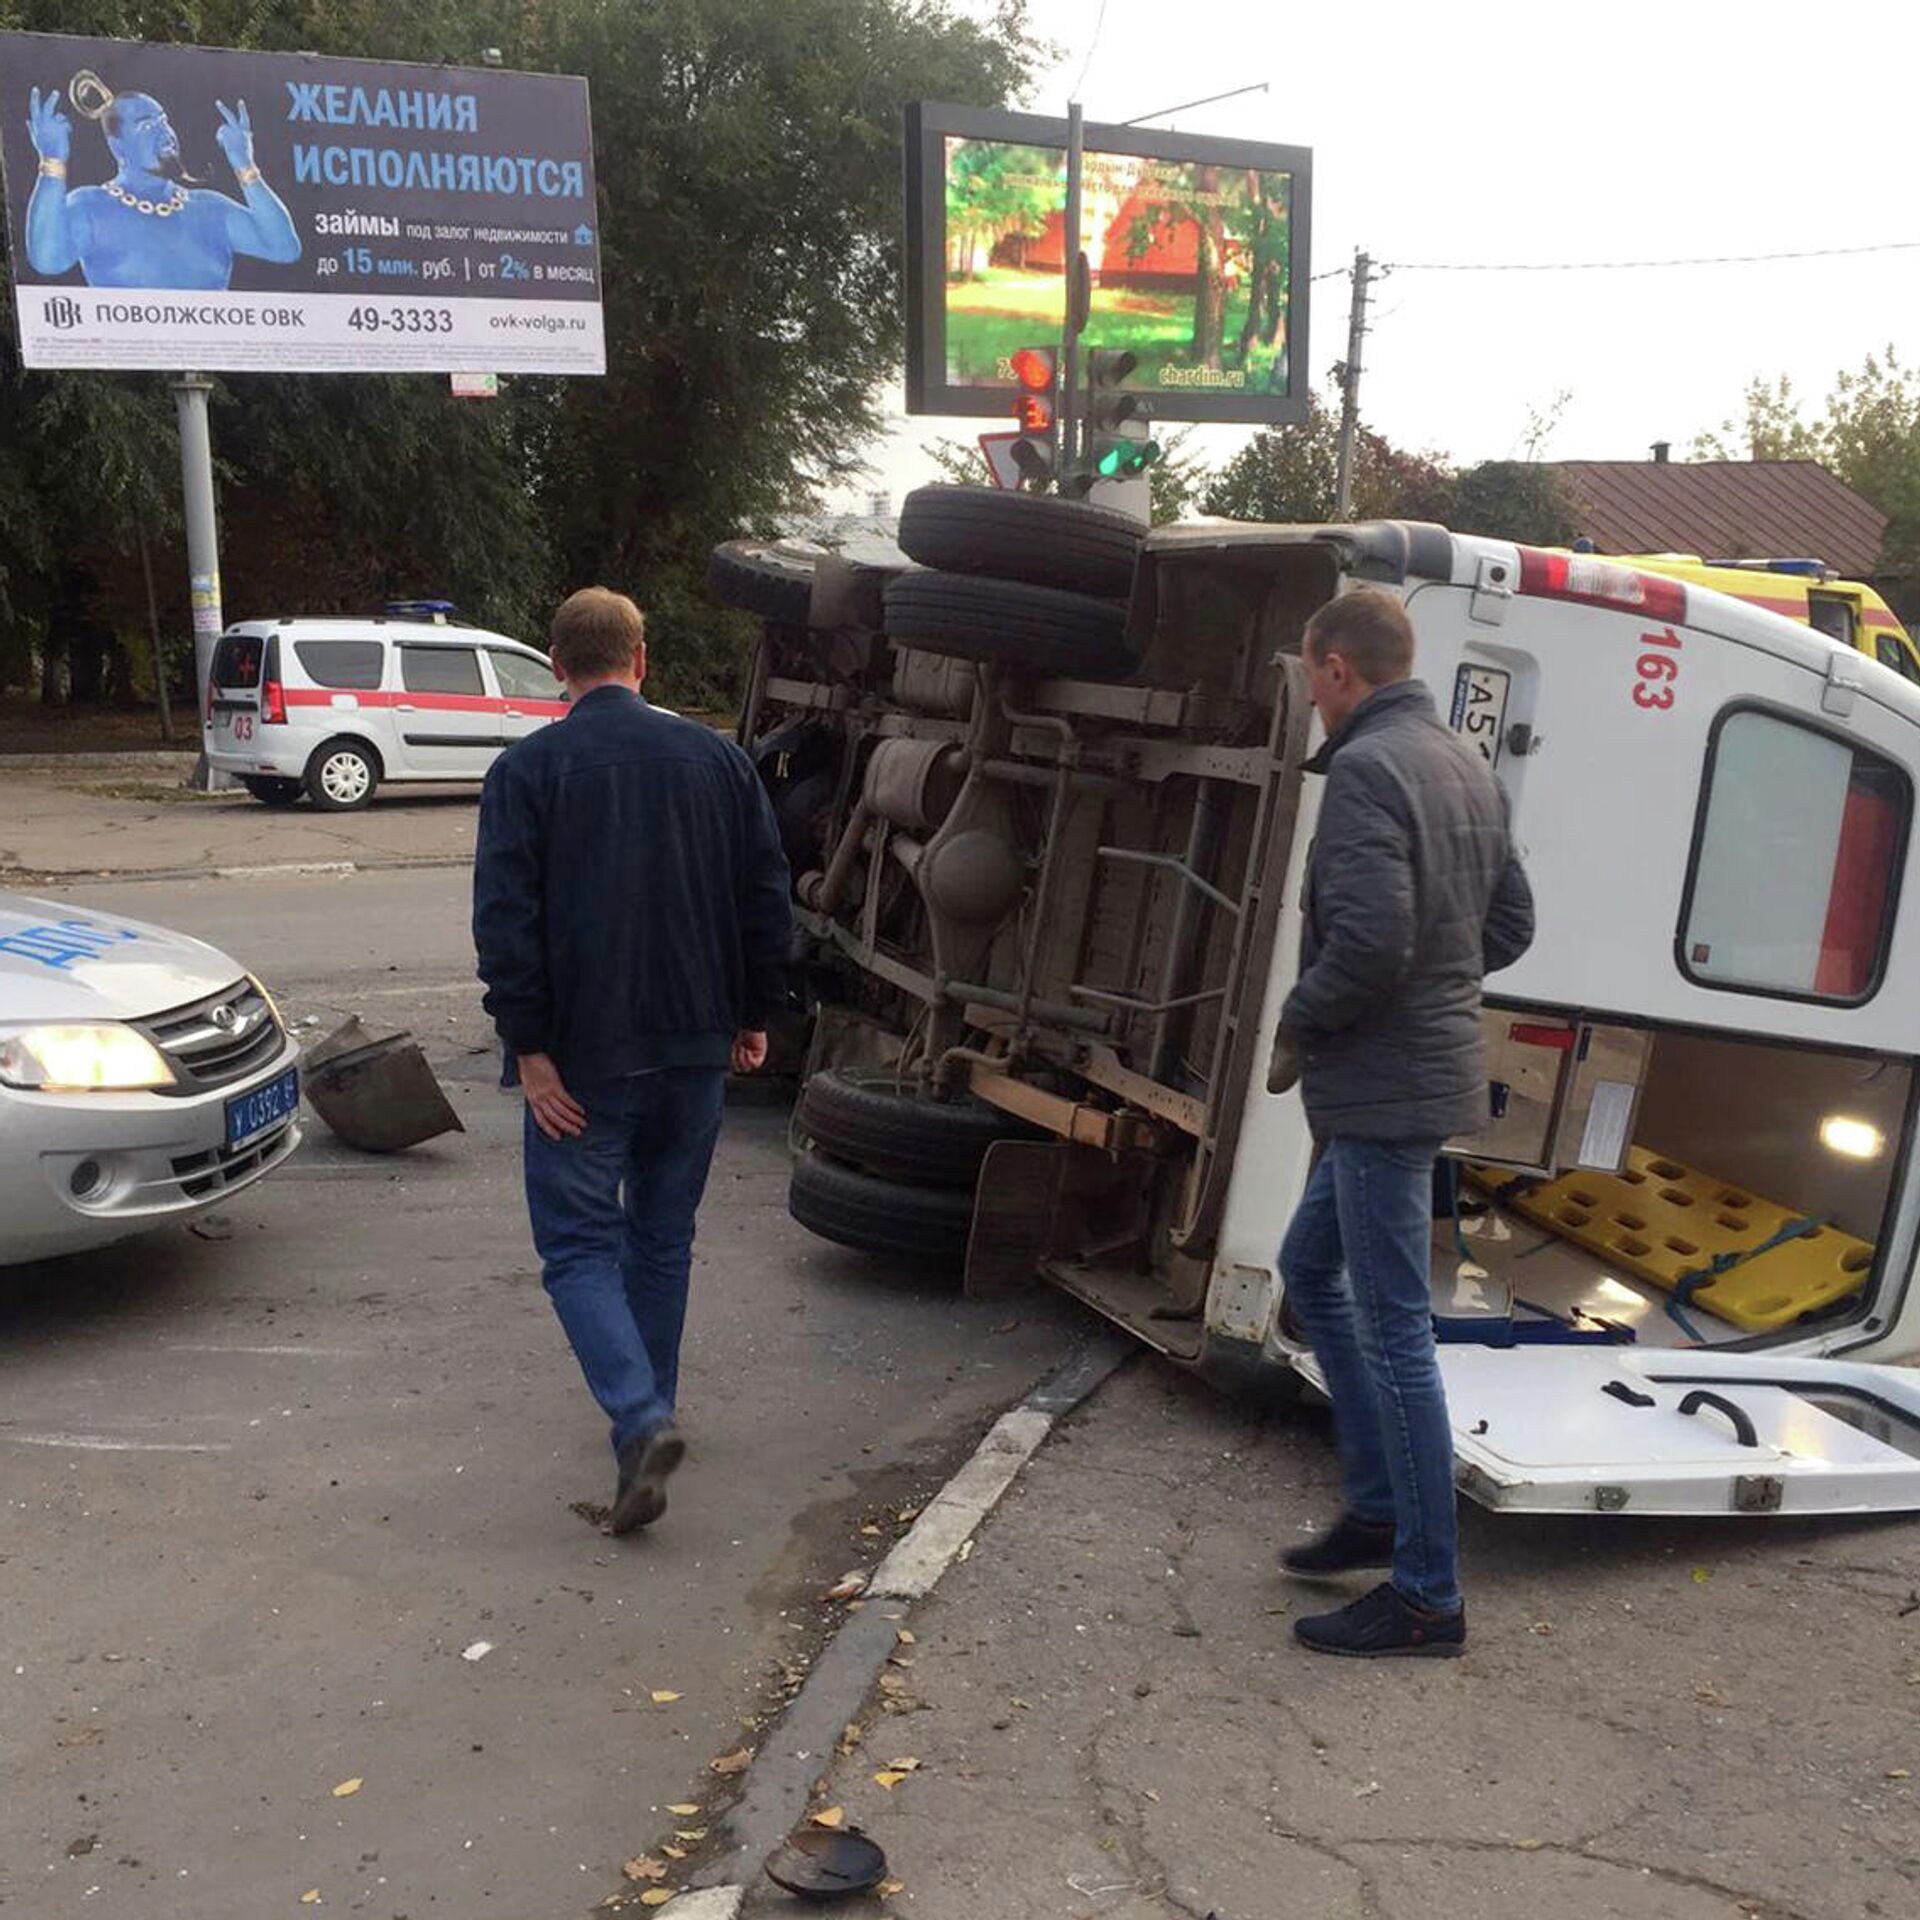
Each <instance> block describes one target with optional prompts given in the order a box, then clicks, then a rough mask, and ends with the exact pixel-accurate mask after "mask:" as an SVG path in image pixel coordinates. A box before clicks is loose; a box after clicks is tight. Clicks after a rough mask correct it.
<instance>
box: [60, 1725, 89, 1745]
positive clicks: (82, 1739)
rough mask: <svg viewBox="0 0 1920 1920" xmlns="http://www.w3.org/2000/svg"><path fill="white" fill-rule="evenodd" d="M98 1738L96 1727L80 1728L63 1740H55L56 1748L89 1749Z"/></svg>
mask: <svg viewBox="0 0 1920 1920" xmlns="http://www.w3.org/2000/svg"><path fill="white" fill-rule="evenodd" d="M99 1738H100V1729H99V1728H98V1727H82V1728H81V1729H80V1731H79V1732H78V1733H70V1734H68V1735H67V1737H66V1738H65V1739H64V1740H56V1741H55V1742H54V1745H55V1746H57V1747H90V1746H92V1745H93V1743H94V1742H95V1741H96V1740H98V1739H99Z"/></svg>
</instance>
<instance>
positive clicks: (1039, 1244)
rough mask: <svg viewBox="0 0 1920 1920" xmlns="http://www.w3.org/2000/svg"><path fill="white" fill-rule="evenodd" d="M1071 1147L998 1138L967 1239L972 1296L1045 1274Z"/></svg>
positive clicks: (1010, 1289)
mask: <svg viewBox="0 0 1920 1920" xmlns="http://www.w3.org/2000/svg"><path fill="white" fill-rule="evenodd" d="M1067 1158H1068V1148H1067V1146H1066V1144H1065V1142H1063V1141H1059V1140H996V1141H995V1142H994V1143H993V1145H992V1146H990V1147H989V1148H988V1149H987V1157H986V1159H985V1160H984V1161H983V1162H982V1163H981V1168H980V1185H979V1187H978V1189H977V1190H976V1192H975V1195H974V1202H973V1232H972V1234H971V1236H970V1237H969V1239H968V1241H967V1271H966V1279H965V1282H964V1285H963V1289H962V1290H963V1291H964V1292H965V1294H966V1296H967V1298H968V1299H970V1300H986V1299H991V1298H993V1297H994V1296H995V1295H996V1294H1003V1293H1015V1292H1018V1291H1020V1290H1022V1289H1023V1288H1026V1287H1030V1286H1032V1285H1034V1284H1035V1282H1037V1281H1038V1279H1039V1278H1040V1272H1039V1269H1040V1262H1041V1261H1042V1260H1044V1259H1045V1258H1046V1257H1047V1255H1048V1254H1049V1253H1051V1252H1052V1251H1053V1242H1054V1235H1055V1233H1056V1231H1057V1228H1058V1223H1059V1216H1060V1193H1061V1181H1062V1178H1063V1176H1064V1174H1065V1171H1066V1162H1067Z"/></svg>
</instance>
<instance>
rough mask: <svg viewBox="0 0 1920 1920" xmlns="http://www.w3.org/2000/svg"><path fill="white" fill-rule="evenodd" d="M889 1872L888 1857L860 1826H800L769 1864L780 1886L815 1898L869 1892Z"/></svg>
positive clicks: (769, 1872) (771, 1877)
mask: <svg viewBox="0 0 1920 1920" xmlns="http://www.w3.org/2000/svg"><path fill="white" fill-rule="evenodd" d="M832 1811H835V1812H838V1809H837V1808H835V1809H833V1810H832ZM818 1817H819V1816H818V1815H816V1816H815V1818H816V1820H817V1819H818ZM886 1872H887V1856H886V1855H885V1854H884V1853H882V1852H881V1851H880V1849H879V1847H878V1846H876V1845H875V1844H874V1842H873V1841H871V1840H869V1839H868V1838H867V1836H866V1835H865V1834H864V1833H862V1832H861V1831H860V1829H859V1828H858V1827H840V1828H829V1827H820V1826H805V1827H800V1828H797V1829H796V1830H795V1831H794V1832H792V1833H790V1834H788V1836H787V1838H786V1841H785V1843H784V1844H783V1845H782V1846H780V1847H779V1848H777V1849H776V1850H775V1852H774V1853H773V1855H772V1857H771V1858H770V1859H769V1860H768V1861H767V1863H766V1875H767V1878H768V1879H769V1880H771V1881H772V1882H773V1884H774V1885H775V1886H776V1887H781V1888H784V1889H785V1891H786V1892H788V1893H797V1894H800V1895H802V1896H803V1897H808V1898H812V1899H820V1898H823V1897H828V1898H830V1897H832V1896H833V1895H836V1894H849V1893H865V1892H866V1891H867V1890H868V1888H870V1887H876V1886H878V1885H879V1884H880V1882H881V1881H882V1880H883V1879H884V1878H885V1877H886Z"/></svg>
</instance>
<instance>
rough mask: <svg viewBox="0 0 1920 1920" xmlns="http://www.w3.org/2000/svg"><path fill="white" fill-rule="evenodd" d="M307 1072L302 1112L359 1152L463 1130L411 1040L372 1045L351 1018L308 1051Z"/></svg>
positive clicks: (394, 1149)
mask: <svg viewBox="0 0 1920 1920" xmlns="http://www.w3.org/2000/svg"><path fill="white" fill-rule="evenodd" d="M305 1066H306V1096H307V1103H308V1105H310V1106H311V1107H312V1108H313V1110H314V1112H315V1113H317V1114H318V1115H319V1116H320V1118H321V1119H322V1120H324V1121H325V1122H326V1123H327V1125H328V1127H329V1128H331V1129H332V1131H333V1132H334V1133H335V1134H336V1135H337V1136H338V1137H339V1138H340V1139H342V1140H344V1141H345V1142H346V1144H347V1145H348V1146H350V1147H357V1148H358V1149H359V1150H360V1151H361V1152H363V1153H398V1152H399V1151H400V1150H401V1149H402V1148H404V1147H416V1146H418V1145H419V1144H420V1143H421V1142H422V1141H423V1140H432V1139H435V1138H436V1137H437V1136H439V1135H440V1134H443V1133H464V1132H465V1131H466V1128H465V1127H464V1126H462V1125H461V1123H460V1116H459V1115H458V1114H457V1113H455V1112H454V1110H453V1108H452V1107H451V1105H449V1104H448V1101H447V1096H446V1095H445V1093H443V1092H442V1091H441V1088H440V1082H439V1081H438V1080H437V1079H435V1078H434V1073H433V1069H432V1068H431V1067H430V1066H428V1065H427V1056H426V1055H425V1054H424V1053H423V1052H421V1050H420V1045H419V1042H418V1041H416V1040H415V1039H414V1037H413V1036H412V1034H410V1033H405V1032H402V1033H391V1034H388V1035H386V1036H385V1037H384V1038H382V1039H379V1040H374V1039H371V1038H370V1037H369V1036H368V1034H367V1030H366V1028H365V1027H363V1026H362V1025H361V1024H360V1020H359V1016H358V1015H350V1016H349V1017H348V1018H347V1019H346V1020H345V1021H343V1022H342V1023H341V1024H340V1025H339V1026H337V1027H335V1028H334V1030H333V1031H332V1032H331V1033H330V1034H328V1035H327V1037H326V1038H325V1039H324V1040H319V1041H316V1042H315V1043H314V1044H313V1046H311V1047H309V1048H308V1049H307V1054H306V1061H305Z"/></svg>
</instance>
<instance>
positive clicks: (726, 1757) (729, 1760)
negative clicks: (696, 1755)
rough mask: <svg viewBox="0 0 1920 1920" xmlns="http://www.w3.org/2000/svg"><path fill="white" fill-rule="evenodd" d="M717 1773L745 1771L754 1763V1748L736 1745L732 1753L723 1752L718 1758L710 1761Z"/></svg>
mask: <svg viewBox="0 0 1920 1920" xmlns="http://www.w3.org/2000/svg"><path fill="white" fill-rule="evenodd" d="M709 1764H710V1765H711V1766H712V1768H713V1770H714V1772H715V1773H718V1774H732V1773H745V1772H746V1770H747V1769H748V1768H749V1767H750V1766H752V1765H753V1749H752V1748H751V1747H736V1748H735V1749H734V1750H733V1752H731V1753H723V1754H722V1755H721V1756H720V1758H719V1759H718V1760H714V1761H711V1762H709Z"/></svg>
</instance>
